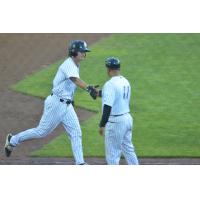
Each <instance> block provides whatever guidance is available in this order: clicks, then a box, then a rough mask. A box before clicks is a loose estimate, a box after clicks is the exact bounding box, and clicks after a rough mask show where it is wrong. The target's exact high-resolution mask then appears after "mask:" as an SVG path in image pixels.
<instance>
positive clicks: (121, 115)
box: [110, 112, 128, 117]
mask: <svg viewBox="0 0 200 200" xmlns="http://www.w3.org/2000/svg"><path fill="white" fill-rule="evenodd" d="M127 113H128V112H127ZM127 113H124V114H120V115H110V116H112V117H119V116H122V115H125V114H127Z"/></svg>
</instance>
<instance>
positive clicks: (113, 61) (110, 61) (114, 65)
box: [105, 57, 120, 69]
mask: <svg viewBox="0 0 200 200" xmlns="http://www.w3.org/2000/svg"><path fill="white" fill-rule="evenodd" d="M105 64H106V67H107V68H110V69H119V68H120V60H119V59H118V58H115V57H109V58H107V59H106V62H105Z"/></svg>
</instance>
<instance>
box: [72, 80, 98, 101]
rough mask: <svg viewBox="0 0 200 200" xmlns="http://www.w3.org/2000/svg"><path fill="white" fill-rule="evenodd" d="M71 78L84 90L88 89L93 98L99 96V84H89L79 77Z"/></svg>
mask: <svg viewBox="0 0 200 200" xmlns="http://www.w3.org/2000/svg"><path fill="white" fill-rule="evenodd" d="M70 80H71V81H72V82H73V83H74V84H76V85H77V86H78V87H80V88H81V89H83V90H86V91H87V92H88V93H89V94H90V96H91V97H92V98H93V99H96V98H97V96H99V91H98V90H97V89H96V87H98V86H91V85H87V84H86V83H85V82H84V81H83V80H81V79H80V78H77V77H70Z"/></svg>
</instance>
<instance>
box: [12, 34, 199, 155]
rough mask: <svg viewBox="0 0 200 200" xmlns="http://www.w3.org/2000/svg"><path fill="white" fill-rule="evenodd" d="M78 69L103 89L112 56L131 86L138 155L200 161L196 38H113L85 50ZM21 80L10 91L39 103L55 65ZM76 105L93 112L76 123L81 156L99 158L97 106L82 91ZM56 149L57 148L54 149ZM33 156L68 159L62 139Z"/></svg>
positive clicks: (101, 150)
mask: <svg viewBox="0 0 200 200" xmlns="http://www.w3.org/2000/svg"><path fill="white" fill-rule="evenodd" d="M91 49H92V52H91V53H89V54H88V55H87V59H86V60H85V61H84V62H83V63H82V64H81V78H82V79H83V80H85V81H87V82H88V83H91V84H99V85H101V86H102V85H103V83H104V82H105V81H106V80H108V77H107V75H106V70H105V67H104V60H105V58H106V57H108V56H117V57H119V58H120V60H121V63H122V69H121V71H122V74H123V75H124V76H126V77H127V78H128V80H129V81H130V83H131V85H132V99H131V112H132V115H133V116H134V122H135V123H134V125H135V127H134V144H135V146H136V151H137V154H138V155H139V156H169V157H174V156H188V157H198V156H200V136H199V133H200V123H199V119H200V112H199V110H200V103H199V102H200V89H199V85H200V80H199V77H200V56H199V55H200V34H131V33H129V34H113V35H112V36H110V37H108V38H105V39H103V40H101V41H100V42H98V43H96V44H95V45H93V46H91ZM61 62H62V61H59V62H57V63H56V64H52V65H51V66H49V67H48V68H46V69H44V70H42V71H40V72H38V73H36V74H34V75H31V76H29V77H27V78H26V79H25V80H22V81H21V82H19V83H17V84H16V85H15V86H12V89H14V90H16V91H20V92H23V93H26V94H30V95H34V96H38V97H42V98H44V97H45V96H47V95H48V94H49V93H50V90H51V84H52V79H53V77H54V75H55V72H56V70H57V67H58V64H59V63H61ZM75 101H76V105H77V106H80V107H84V108H87V109H89V110H94V111H97V112H98V114H96V115H95V116H94V117H93V118H91V119H89V120H87V121H86V122H84V123H83V124H81V127H82V131H83V145H84V154H85V156H95V155H97V156H103V155H104V146H103V138H101V137H100V136H99V135H98V122H99V119H100V115H101V113H100V111H101V101H100V99H98V100H97V101H93V100H91V98H90V97H89V96H88V95H87V94H86V93H85V92H84V91H82V90H78V91H77V93H76V96H75ZM58 144H59V145H58ZM33 155H34V156H71V155H72V153H71V149H70V144H69V141H68V140H67V139H66V136H65V134H63V135H62V136H60V137H58V138H57V139H55V140H54V141H52V142H51V143H50V144H48V145H46V146H45V147H44V148H43V149H41V150H39V151H36V152H34V153H33Z"/></svg>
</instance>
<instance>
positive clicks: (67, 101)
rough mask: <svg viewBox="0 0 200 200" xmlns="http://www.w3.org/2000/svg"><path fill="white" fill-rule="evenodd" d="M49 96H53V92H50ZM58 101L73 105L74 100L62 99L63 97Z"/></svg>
mask: <svg viewBox="0 0 200 200" xmlns="http://www.w3.org/2000/svg"><path fill="white" fill-rule="evenodd" d="M51 96H53V93H51ZM60 102H62V103H63V102H64V103H66V104H67V105H69V104H72V105H74V101H72V100H70V99H67V100H64V99H60Z"/></svg>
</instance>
